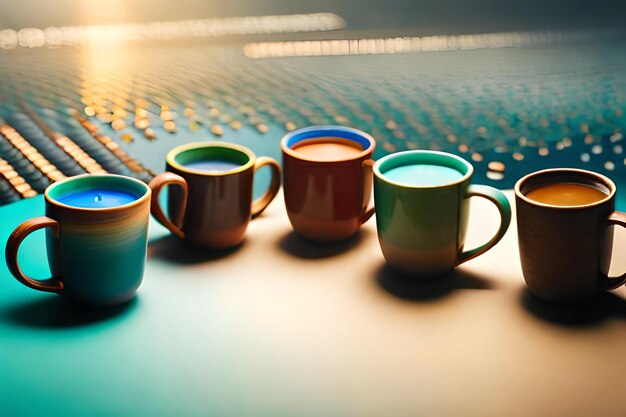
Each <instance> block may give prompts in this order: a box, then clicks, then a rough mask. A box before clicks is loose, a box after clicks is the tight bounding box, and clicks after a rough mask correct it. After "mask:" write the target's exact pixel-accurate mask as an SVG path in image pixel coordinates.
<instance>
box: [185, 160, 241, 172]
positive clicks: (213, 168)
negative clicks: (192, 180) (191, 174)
mask: <svg viewBox="0 0 626 417" xmlns="http://www.w3.org/2000/svg"><path fill="white" fill-rule="evenodd" d="M184 166H185V168H187V169H190V170H192V171H198V172H207V173H212V174H215V173H220V172H227V171H232V170H233V169H237V168H239V167H240V166H241V165H240V164H235V163H233V162H228V161H220V160H217V159H216V160H207V161H196V162H190V163H188V164H185V165H184Z"/></svg>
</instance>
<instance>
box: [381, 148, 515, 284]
mask: <svg viewBox="0 0 626 417" xmlns="http://www.w3.org/2000/svg"><path fill="white" fill-rule="evenodd" d="M473 171H474V169H473V167H472V165H471V164H470V163H468V162H467V161H465V160H464V159H462V158H460V157H458V156H456V155H452V154H448V153H445V152H436V151H405V152H398V153H393V154H390V155H387V156H385V157H383V158H381V159H379V160H378V161H377V162H376V164H375V165H374V201H375V204H376V227H377V230H378V240H379V243H380V247H381V250H382V252H383V256H384V257H385V260H386V261H387V263H388V264H389V265H390V266H391V267H392V268H393V269H395V270H397V271H399V272H401V273H403V274H407V275H411V276H416V277H432V276H437V275H441V274H445V273H446V272H448V271H450V270H451V269H452V268H454V267H455V266H457V265H460V264H462V263H463V262H466V261H468V260H470V259H472V258H475V257H477V256H479V255H481V254H482V253H484V252H486V251H487V250H489V249H490V248H492V247H493V246H494V245H495V244H497V243H498V242H499V241H500V239H501V238H502V237H503V236H504V234H505V232H506V230H507V228H508V226H509V224H510V221H511V207H510V204H509V202H508V200H507V199H506V197H505V196H504V194H503V193H502V192H501V191H499V190H496V189H495V188H492V187H488V186H486V185H475V184H470V181H471V178H472V174H473ZM473 196H477V197H483V198H486V199H488V200H489V201H491V202H492V203H493V204H495V205H496V207H497V208H498V211H499V213H500V218H501V219H500V227H499V228H498V231H497V232H496V233H495V235H494V236H493V237H492V238H491V239H490V240H489V241H488V242H487V243H485V244H483V245H481V246H479V247H477V248H475V249H472V250H465V249H464V245H465V234H466V231H467V225H468V218H469V198H470V197H473Z"/></svg>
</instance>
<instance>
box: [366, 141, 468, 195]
mask: <svg viewBox="0 0 626 417" xmlns="http://www.w3.org/2000/svg"><path fill="white" fill-rule="evenodd" d="M409 154H413V155H439V156H442V157H445V158H450V159H453V160H456V161H458V162H460V163H461V164H463V165H464V166H465V167H467V172H466V173H465V174H463V173H462V172H460V171H459V173H460V174H463V176H462V177H461V178H460V179H458V180H455V181H451V182H446V183H444V184H439V185H412V184H408V183H405V182H398V181H394V180H392V179H390V178H389V177H387V176H386V175H385V174H384V173H382V172H381V171H380V166H381V165H382V164H384V163H385V162H387V161H389V160H392V159H394V158H397V157H400V156H402V155H409ZM404 165H407V164H403V165H398V166H404ZM442 166H446V165H442ZM447 167H448V168H452V169H456V168H455V167H450V166H447ZM394 168H395V167H394ZM456 170H457V171H458V169H456ZM373 171H374V175H375V176H376V177H378V178H379V179H380V180H382V181H385V182H387V183H389V184H393V185H395V186H398V187H404V188H415V189H428V188H442V187H448V186H451V185H457V184H461V183H462V182H464V181H467V180H468V179H469V178H471V176H472V175H473V174H474V167H473V166H472V164H470V163H469V162H467V161H466V160H465V159H463V158H461V157H460V156H457V155H454V154H452V153H448V152H441V151H429V150H421V149H418V150H412V151H401V152H394V153H391V154H389V155H386V156H383V157H382V158H380V159H379V160H378V161H376V163H375V164H374V168H373Z"/></svg>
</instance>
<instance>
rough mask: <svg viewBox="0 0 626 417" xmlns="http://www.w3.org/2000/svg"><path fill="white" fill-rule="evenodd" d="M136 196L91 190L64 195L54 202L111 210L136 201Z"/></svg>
mask: <svg viewBox="0 0 626 417" xmlns="http://www.w3.org/2000/svg"><path fill="white" fill-rule="evenodd" d="M138 198H139V196H138V195H137V194H133V193H128V192H125V191H117V190H105V189H92V190H84V191H77V192H74V193H68V194H65V195H63V196H61V197H59V198H57V199H56V200H57V201H58V202H60V203H63V204H67V205H68V206H73V207H80V208H111V207H117V206H123V205H125V204H128V203H132V202H133V201H135V200H137V199H138Z"/></svg>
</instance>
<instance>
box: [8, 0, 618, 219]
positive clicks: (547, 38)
mask: <svg viewBox="0 0 626 417" xmlns="http://www.w3.org/2000/svg"><path fill="white" fill-rule="evenodd" d="M625 27H626V3H625V2H623V1H610V0H599V1H594V2H589V1H586V2H583V1H565V0H529V1H524V2H520V1H510V0H506V1H495V0H473V1H467V0H450V1H436V0H424V1H416V0H413V1H408V0H387V1H383V0H374V1H361V2H357V1H347V0H341V1H338V0H334V1H330V0H320V1H315V2H305V1H293V0H292V1H286V0H269V1H238V0H232V1H228V2H217V1H199V0H177V1H159V2H154V1H147V0H108V1H103V0H59V1H41V0H21V1H20V2H8V1H4V2H2V3H1V4H0V204H8V203H11V202H13V201H18V200H20V199H23V198H28V197H31V196H35V195H37V194H40V193H42V192H43V190H44V189H45V187H46V186H47V185H48V184H50V183H51V182H52V181H55V180H57V179H60V178H63V177H65V176H68V175H75V174H80V173H84V172H102V171H107V172H115V173H121V174H125V175H131V176H135V177H137V178H140V179H142V180H145V181H148V180H149V179H150V178H151V177H152V176H153V175H154V174H155V173H156V172H160V171H162V170H163V168H164V162H163V160H164V155H165V153H166V152H167V151H168V150H169V149H171V148H172V147H174V146H176V145H179V144H181V143H186V142H191V141H198V140H226V141H231V142H237V143H241V144H244V145H246V146H249V147H251V148H252V149H253V150H254V151H255V152H256V153H257V154H258V155H261V154H263V155H269V156H272V157H274V158H277V159H280V148H279V141H280V138H281V137H282V136H283V135H284V134H285V133H286V132H288V131H290V130H294V129H296V128H300V127H305V126H310V125H316V124H317V125H319V124H340V125H347V126H352V127H356V128H359V129H361V130H364V131H367V132H369V133H371V134H372V135H373V136H374V137H375V138H376V140H377V142H378V146H377V150H376V153H375V156H376V157H380V156H382V155H384V154H387V153H389V152H395V151H401V150H406V149H439V150H444V151H448V152H453V153H456V154H458V155H461V156H463V157H464V158H466V159H468V160H469V161H471V162H472V164H474V166H475V167H476V177H475V178H474V182H477V183H487V184H490V185H494V186H496V187H499V188H511V187H512V186H513V184H514V183H515V181H516V180H517V179H518V178H519V177H521V176H522V175H524V174H526V173H528V172H531V171H534V170H537V169H541V168H545V167H552V166H572V167H580V168H586V169H591V170H595V171H598V172H602V173H604V174H606V175H608V176H610V177H611V178H613V179H614V180H615V181H616V182H617V183H618V187H621V188H622V191H621V192H619V193H618V207H620V208H621V209H622V210H623V209H626V197H625V196H624V194H626V191H624V190H625V189H626V153H625V152H624V144H625V142H624V140H623V134H622V132H623V131H624V128H625V127H626V116H625V115H624V113H625V112H626V43H625V40H626V30H625V29H624V28H625ZM263 185H264V184H263V181H261V182H260V183H259V188H262V187H263Z"/></svg>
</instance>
